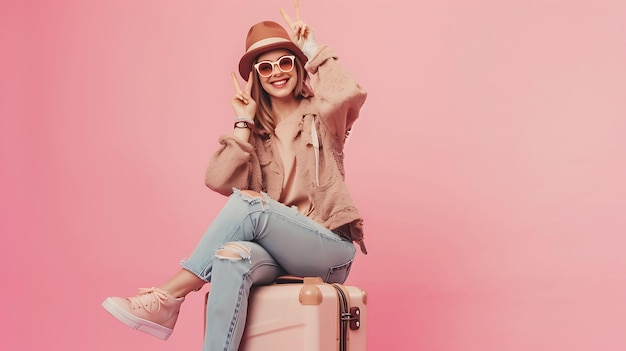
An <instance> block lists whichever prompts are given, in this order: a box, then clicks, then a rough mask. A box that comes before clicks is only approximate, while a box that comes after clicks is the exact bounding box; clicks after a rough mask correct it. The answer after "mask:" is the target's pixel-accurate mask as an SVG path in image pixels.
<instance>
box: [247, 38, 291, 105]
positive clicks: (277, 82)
mask: <svg viewBox="0 0 626 351" xmlns="http://www.w3.org/2000/svg"><path fill="white" fill-rule="evenodd" d="M291 55H293V53H291V51H289V50H284V49H278V50H272V51H268V52H266V53H263V54H261V55H260V56H259V57H258V59H257V62H262V61H269V62H277V61H279V60H280V59H281V58H282V57H283V56H291ZM272 65H273V71H272V73H271V74H270V75H269V76H268V77H262V76H261V75H259V72H258V71H255V73H256V74H257V75H258V78H259V82H260V83H261V86H262V87H263V90H265V91H266V92H267V93H268V94H269V95H270V97H271V98H278V99H285V98H291V99H293V98H294V97H293V94H292V91H293V89H294V88H295V87H296V85H297V83H298V73H297V70H296V68H295V63H294V65H293V68H292V69H291V70H290V71H289V72H283V71H282V70H281V69H280V68H279V67H278V64H272Z"/></svg>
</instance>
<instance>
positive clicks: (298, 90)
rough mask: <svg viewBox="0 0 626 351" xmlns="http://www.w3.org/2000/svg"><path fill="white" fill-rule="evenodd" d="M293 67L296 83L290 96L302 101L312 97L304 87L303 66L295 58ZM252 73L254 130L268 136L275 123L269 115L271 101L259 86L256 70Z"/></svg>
mask: <svg viewBox="0 0 626 351" xmlns="http://www.w3.org/2000/svg"><path fill="white" fill-rule="evenodd" d="M256 61H257V60H255V63H256ZM294 65H295V67H294V68H295V70H296V73H297V81H296V87H295V88H294V89H293V91H292V94H293V97H294V98H295V99H296V100H302V99H304V98H306V97H309V96H312V95H313V94H312V93H311V91H310V89H309V88H308V87H307V86H306V83H305V81H306V71H305V70H304V65H303V64H302V62H300V60H299V59H298V57H297V56H296V59H295V63H294ZM252 72H253V73H252V91H251V93H250V95H251V96H252V99H253V100H254V101H256V104H257V107H256V116H255V126H256V128H255V129H256V131H257V133H258V134H263V131H265V133H268V134H273V133H274V129H275V128H276V121H275V120H274V117H273V116H272V113H271V111H272V100H271V99H270V95H269V94H268V93H267V92H266V91H265V89H263V87H262V86H261V81H260V80H259V75H258V74H257V71H256V69H253V70H252Z"/></svg>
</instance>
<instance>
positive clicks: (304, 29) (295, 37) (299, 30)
mask: <svg viewBox="0 0 626 351" xmlns="http://www.w3.org/2000/svg"><path fill="white" fill-rule="evenodd" d="M293 6H294V8H295V10H296V20H295V21H293V20H292V19H291V18H290V17H289V16H288V15H287V13H286V12H285V10H283V9H280V14H281V15H282V16H283V18H284V19H285V22H287V26H289V28H290V29H291V40H292V41H293V42H294V43H296V45H298V47H299V48H301V49H302V47H303V46H304V43H305V42H306V41H307V40H310V41H314V39H313V29H312V28H311V27H309V26H308V25H307V24H306V23H304V22H303V21H302V16H300V5H299V4H298V0H294V1H293Z"/></svg>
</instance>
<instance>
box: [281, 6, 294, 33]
mask: <svg viewBox="0 0 626 351" xmlns="http://www.w3.org/2000/svg"><path fill="white" fill-rule="evenodd" d="M280 14H281V15H282V16H283V19H284V20H285V22H287V26H289V28H291V29H293V21H292V20H291V18H289V16H288V15H287V13H286V12H285V10H283V9H280Z"/></svg>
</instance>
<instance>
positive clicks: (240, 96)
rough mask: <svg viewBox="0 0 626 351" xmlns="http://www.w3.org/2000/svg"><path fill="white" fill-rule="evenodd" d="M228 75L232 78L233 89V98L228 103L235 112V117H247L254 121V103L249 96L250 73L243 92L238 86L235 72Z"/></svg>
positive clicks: (250, 85)
mask: <svg viewBox="0 0 626 351" xmlns="http://www.w3.org/2000/svg"><path fill="white" fill-rule="evenodd" d="M230 75H231V77H232V78H233V86H234V87H235V96H233V99H232V100H231V101H230V104H231V105H232V106H233V110H234V111H235V116H237V117H248V118H250V119H252V120H254V116H255V115H256V101H254V100H253V99H252V97H251V96H250V94H251V93H252V72H250V75H249V76H248V82H247V83H246V89H245V90H241V85H239V79H237V76H236V75H235V72H230Z"/></svg>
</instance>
